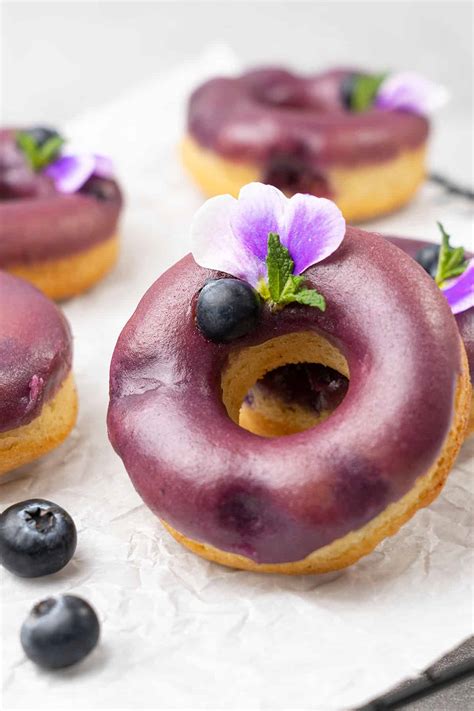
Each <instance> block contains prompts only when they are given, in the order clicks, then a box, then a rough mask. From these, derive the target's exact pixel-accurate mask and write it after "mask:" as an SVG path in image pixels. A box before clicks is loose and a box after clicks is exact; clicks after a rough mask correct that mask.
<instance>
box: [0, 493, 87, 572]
mask: <svg viewBox="0 0 474 711" xmlns="http://www.w3.org/2000/svg"><path fill="white" fill-rule="evenodd" d="M76 543H77V533H76V526H75V525H74V521H73V520H72V518H71V517H70V515H69V514H68V513H67V511H65V510H64V509H62V508H61V507H60V506H58V505H57V504H53V503H52V502H51V501H45V500H44V499H30V500H28V501H20V503H18V504H14V505H13V506H10V507H9V508H8V509H5V511H4V512H3V513H2V514H0V563H1V564H2V565H3V566H4V567H5V568H7V570H10V571H11V572H12V573H15V574H16V575H20V576H21V577H23V578H36V577H39V576H40V575H50V574H51V573H56V572H57V571H58V570H61V568H64V566H65V565H66V563H68V562H69V561H70V560H71V558H72V556H73V555H74V551H75V550H76Z"/></svg>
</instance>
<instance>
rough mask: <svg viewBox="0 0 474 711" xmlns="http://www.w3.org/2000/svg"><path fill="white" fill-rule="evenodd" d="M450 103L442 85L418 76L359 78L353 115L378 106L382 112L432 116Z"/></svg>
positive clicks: (355, 81) (352, 101)
mask: <svg viewBox="0 0 474 711" xmlns="http://www.w3.org/2000/svg"><path fill="white" fill-rule="evenodd" d="M447 100H448V92H447V90H446V89H445V87H443V86H441V85H440V84H436V83H435V82H432V81H430V80H429V79H426V78H425V77H423V76H422V75H421V74H418V73H417V72H394V73H392V74H389V73H385V74H356V75H354V78H353V87H352V91H351V96H350V108H351V110H352V111H356V112H358V111H367V109H369V108H371V107H372V106H374V107H375V108H377V109H381V110H382V111H408V112H410V113H414V114H419V115H420V116H430V115H431V114H432V113H433V112H434V111H435V110H436V109H438V108H440V107H441V106H443V105H444V104H445V103H446V102H447Z"/></svg>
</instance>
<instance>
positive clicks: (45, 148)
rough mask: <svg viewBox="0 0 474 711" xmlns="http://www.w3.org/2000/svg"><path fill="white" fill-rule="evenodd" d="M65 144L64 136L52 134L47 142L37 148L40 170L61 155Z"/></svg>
mask: <svg viewBox="0 0 474 711" xmlns="http://www.w3.org/2000/svg"><path fill="white" fill-rule="evenodd" d="M63 145H64V138H61V136H52V137H51V138H48V140H47V141H46V143H43V145H42V146H40V147H38V148H37V162H38V170H40V169H41V168H45V167H46V166H47V165H49V164H50V163H52V162H53V161H54V160H56V158H57V157H58V155H59V152H60V150H61V148H62V147H63Z"/></svg>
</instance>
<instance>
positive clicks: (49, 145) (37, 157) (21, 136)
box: [16, 131, 64, 173]
mask: <svg viewBox="0 0 474 711" xmlns="http://www.w3.org/2000/svg"><path fill="white" fill-rule="evenodd" d="M16 142H17V145H18V147H19V148H20V149H21V150H22V151H23V153H24V154H25V156H26V158H27V160H28V162H29V164H30V165H31V167H32V169H33V170H34V171H35V173H37V172H38V171H40V170H42V169H43V168H46V166H47V165H49V164H50V163H52V162H53V161H54V160H56V158H57V157H58V155H59V152H60V150H61V148H62V147H63V145H64V139H63V138H61V136H52V137H51V138H48V140H47V141H45V142H44V143H43V144H39V143H37V142H36V140H35V139H34V137H33V136H32V135H31V134H30V133H28V132H27V131H19V132H18V133H17V135H16Z"/></svg>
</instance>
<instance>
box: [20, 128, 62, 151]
mask: <svg viewBox="0 0 474 711" xmlns="http://www.w3.org/2000/svg"><path fill="white" fill-rule="evenodd" d="M25 133H28V134H29V135H30V136H31V137H32V138H33V139H34V140H35V143H36V145H37V146H43V145H44V144H45V143H46V141H49V140H50V139H51V138H59V137H60V136H59V133H58V132H57V131H56V130H55V129H54V128H49V126H32V127H31V128H27V129H26V130H25Z"/></svg>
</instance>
